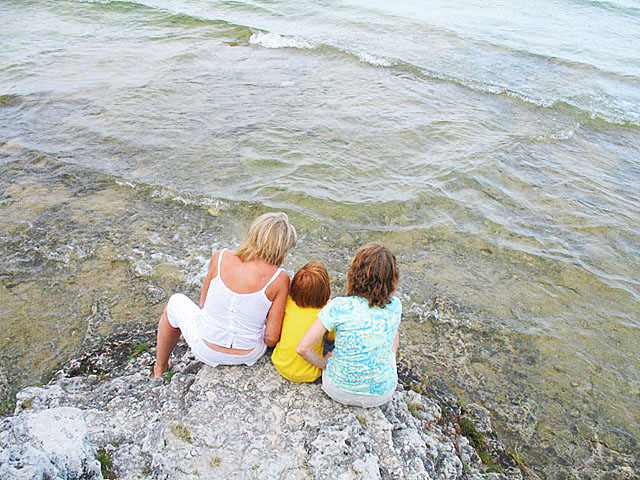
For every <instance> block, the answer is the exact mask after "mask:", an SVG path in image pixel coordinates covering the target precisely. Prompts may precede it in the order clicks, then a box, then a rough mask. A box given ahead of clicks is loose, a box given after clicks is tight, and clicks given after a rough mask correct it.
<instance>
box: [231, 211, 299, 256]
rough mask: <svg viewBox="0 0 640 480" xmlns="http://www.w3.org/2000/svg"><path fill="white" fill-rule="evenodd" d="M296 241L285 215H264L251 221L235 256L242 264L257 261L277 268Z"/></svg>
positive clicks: (296, 238) (294, 232)
mask: <svg viewBox="0 0 640 480" xmlns="http://www.w3.org/2000/svg"><path fill="white" fill-rule="evenodd" d="M297 240H298V236H297V234H296V229H295V228H294V227H293V225H291V224H290V223H289V217H287V214H286V213H283V212H273V213H265V214H264V215H260V216H259V217H258V218H256V219H255V220H254V221H253V223H252V224H251V226H250V227H249V231H248V232H247V235H246V236H245V237H244V240H243V241H242V245H240V248H238V249H237V250H236V255H238V257H240V260H242V261H243V262H247V261H249V260H257V259H259V260H264V261H265V262H267V263H270V264H271V265H275V266H276V267H279V266H280V265H282V262H283V261H284V259H285V257H286V256H287V254H288V253H289V250H291V249H292V248H293V246H294V245H295V244H296V241H297Z"/></svg>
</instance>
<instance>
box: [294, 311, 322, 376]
mask: <svg viewBox="0 0 640 480" xmlns="http://www.w3.org/2000/svg"><path fill="white" fill-rule="evenodd" d="M325 333H327V329H326V328H324V325H323V324H322V322H321V321H320V320H316V321H315V322H313V325H311V326H310V327H309V330H307V333H305V334H304V336H303V337H302V338H301V339H300V341H299V342H298V346H297V347H296V352H297V353H298V355H300V356H301V357H302V358H304V359H305V360H306V361H307V362H309V363H310V364H311V365H315V366H316V367H318V368H319V369H321V370H324V369H325V368H326V366H327V359H328V358H329V355H328V356H326V357H324V358H323V357H321V356H320V355H318V354H317V353H316V352H315V351H314V350H313V346H314V345H315V344H316V343H317V342H318V340H320V339H321V338H322V336H323V335H324V334H325Z"/></svg>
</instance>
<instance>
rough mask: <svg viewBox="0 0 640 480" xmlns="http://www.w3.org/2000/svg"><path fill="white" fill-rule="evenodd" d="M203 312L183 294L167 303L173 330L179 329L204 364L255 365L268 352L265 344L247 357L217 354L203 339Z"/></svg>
mask: <svg viewBox="0 0 640 480" xmlns="http://www.w3.org/2000/svg"><path fill="white" fill-rule="evenodd" d="M201 317H202V310H201V309H200V307H199V306H198V305H196V304H195V303H194V302H193V301H192V300H191V299H190V298H189V297H187V296H186V295H183V294H181V293H176V294H175V295H171V298H169V303H167V318H168V319H169V324H170V325H171V326H172V327H173V328H179V329H180V332H182V336H183V337H184V339H185V341H186V342H187V344H188V345H189V348H191V351H192V352H193V355H194V356H195V357H196V358H197V359H198V360H200V361H201V362H202V363H206V364H207V365H210V366H212V367H217V366H218V365H249V366H251V365H253V364H254V363H256V362H257V361H258V360H259V359H260V357H262V356H263V355H264V353H265V352H266V351H267V345H266V344H265V343H264V342H260V344H258V345H256V347H255V348H254V349H253V351H252V352H249V353H248V354H246V355H232V354H229V353H222V352H216V351H215V350H213V349H212V348H210V347H209V345H207V344H206V343H204V340H202V337H201V336H200V330H199V328H198V325H199V322H200V321H201Z"/></svg>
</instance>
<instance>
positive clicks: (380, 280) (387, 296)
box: [347, 243, 400, 307]
mask: <svg viewBox="0 0 640 480" xmlns="http://www.w3.org/2000/svg"><path fill="white" fill-rule="evenodd" d="M398 280H400V271H399V270H398V264H397V262H396V256H395V255H394V254H393V253H392V252H391V250H389V249H388V248H386V247H383V246H382V245H378V244H377V243H370V244H368V245H365V246H364V247H360V249H359V250H358V251H357V252H356V254H355V255H354V256H353V260H351V264H350V265H349V271H348V272H347V295H349V296H357V297H363V298H366V299H367V300H369V306H370V307H384V306H385V305H387V304H388V303H389V302H390V301H391V297H392V296H393V294H394V293H395V291H396V287H397V286H398Z"/></svg>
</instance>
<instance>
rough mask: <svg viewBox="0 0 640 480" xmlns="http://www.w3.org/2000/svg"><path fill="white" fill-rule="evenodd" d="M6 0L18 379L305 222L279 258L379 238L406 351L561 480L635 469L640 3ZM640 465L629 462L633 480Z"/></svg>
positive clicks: (6, 160)
mask: <svg viewBox="0 0 640 480" xmlns="http://www.w3.org/2000/svg"><path fill="white" fill-rule="evenodd" d="M455 5H456V6H455V8H454V7H452V6H451V5H450V4H449V3H447V2H427V3H418V2H403V4H402V6H395V7H389V6H388V5H386V4H385V3H380V4H379V5H377V6H376V5H374V4H373V3H372V2H357V1H350V2H311V1H309V2H201V1H198V0H191V1H184V2H174V1H172V2H168V1H144V2H78V1H61V2H52V1H8V2H3V3H2V4H1V5H0V15H1V18H3V22H2V26H1V27H0V40H1V42H2V48H1V49H0V95H3V96H2V97H0V142H1V144H0V225H1V228H0V232H1V233H0V251H1V252H2V260H0V265H2V268H1V269H0V281H1V282H2V285H3V288H2V289H0V304H1V305H2V308H3V313H4V315H3V316H2V317H3V320H2V322H3V323H2V326H3V331H4V332H5V335H3V337H2V340H1V341H0V345H1V348H2V354H1V358H0V361H1V363H2V369H3V372H2V375H3V376H4V377H5V378H4V381H3V383H4V384H5V385H6V389H10V388H15V387H16V386H19V385H25V384H28V383H33V382H36V381H38V379H39V378H41V377H42V376H43V375H46V374H47V373H48V372H50V370H51V369H52V368H54V366H55V365H56V364H57V363H58V362H59V361H61V360H62V359H64V358H65V357H67V356H69V355H70V354H71V353H73V352H74V351H77V349H80V348H82V345H83V342H86V339H87V338H89V337H91V336H95V335H103V334H106V333H108V332H109V331H111V330H112V329H113V328H115V325H127V324H140V323H145V322H154V321H155V318H156V317H157V315H158V314H159V312H160V311H161V309H162V302H163V301H164V298H165V297H166V295H167V294H168V293H171V292H173V291H184V290H187V291H188V292H189V293H191V294H193V295H196V294H197V290H198V284H199V281H200V279H201V277H202V275H203V274H204V268H205V266H206V261H207V258H208V256H209V255H210V254H211V252H212V251H213V250H214V249H215V248H217V247H219V246H221V245H234V244H235V243H237V241H238V239H239V238H241V237H242V235H243V234H244V232H245V230H246V228H247V226H248V224H249V223H250V221H251V220H252V219H253V218H254V217H255V216H256V215H257V214H259V213H262V212H264V211H268V210H274V209H278V210H285V211H287V212H288V213H289V214H290V216H291V218H292V219H293V221H294V223H295V225H296V227H297V228H298V230H299V232H300V233H301V241H300V243H299V245H298V246H297V247H296V249H295V250H294V252H292V254H291V256H290V258H289V259H288V260H287V264H286V265H285V266H286V267H287V268H288V269H289V270H290V271H292V272H293V271H295V269H296V268H298V267H300V266H301V265H302V264H304V263H305V262H306V261H308V260H310V259H312V258H318V259H320V260H322V261H324V262H325V263H326V264H327V265H328V267H329V269H330V271H331V274H332V280H333V285H334V292H336V293H338V292H340V290H341V288H342V287H343V285H344V271H345V269H346V266H347V264H348V261H349V258H350V256H351V255H352V254H353V252H354V251H355V250H356V249H357V248H358V247H359V246H360V245H361V244H363V243H365V242H368V241H372V240H375V241H381V242H384V243H385V244H387V245H388V246H390V247H391V248H392V249H393V250H394V251H395V252H396V254H397V256H398V259H399V261H400V263H401V271H402V281H401V285H400V292H399V293H400V295H401V298H402V300H403V304H404V309H405V316H404V323H403V331H402V335H403V342H404V344H405V345H406V346H405V348H404V350H403V352H402V354H401V356H402V357H403V358H404V360H405V361H409V362H411V363H413V364H415V365H416V366H417V367H419V368H423V369H424V370H425V372H432V373H437V374H439V375H440V376H442V377H443V378H445V380H446V381H447V382H448V383H449V385H450V386H451V387H452V388H454V389H455V390H456V391H457V392H458V393H459V394H460V395H461V397H462V398H463V400H464V401H478V402H480V403H482V404H484V405H485V406H487V407H488V408H490V409H491V411H492V413H493V415H494V417H495V419H496V423H497V426H498V428H499V429H500V431H501V433H502V434H503V436H504V437H505V438H506V439H507V441H508V442H509V443H510V445H511V447H512V448H513V449H516V450H518V451H519V452H523V453H524V455H525V456H526V457H528V459H529V463H530V464H531V466H532V468H533V470H534V471H536V472H538V473H539V474H541V475H543V476H545V477H547V478H567V477H574V478H633V476H634V475H636V474H637V471H638V469H640V466H639V465H638V458H637V451H638V435H637V431H638V429H639V428H640V376H639V374H638V372H639V371H640V354H639V353H640V347H639V346H638V345H639V340H640V315H639V312H640V308H639V306H640V282H639V281H638V279H639V278H640V252H639V247H638V245H640V195H639V193H640V161H639V160H638V158H640V156H639V155H638V154H639V151H640V82H639V75H640V58H639V56H638V54H637V52H636V50H637V49H636V48H635V47H634V45H637V43H638V42H637V39H638V38H640V8H638V7H637V6H636V4H635V3H634V2H623V1H616V2H613V1H611V2H593V1H586V0H584V1H582V0H581V1H578V0H573V1H568V0H565V1H562V2H550V1H549V2H542V3H541V4H539V5H538V6H537V8H536V11H535V12H533V11H531V8H530V7H529V6H528V4H525V3H524V2H498V1H495V2H490V4H486V2H472V1H466V2H462V3H460V2H458V3H457V4H455ZM634 472H635V473H634Z"/></svg>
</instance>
